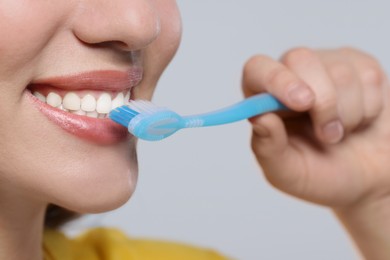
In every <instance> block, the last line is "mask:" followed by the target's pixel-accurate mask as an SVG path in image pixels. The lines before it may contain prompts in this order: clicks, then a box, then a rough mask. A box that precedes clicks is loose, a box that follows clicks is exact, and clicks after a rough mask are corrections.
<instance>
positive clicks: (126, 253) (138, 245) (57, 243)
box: [43, 228, 227, 260]
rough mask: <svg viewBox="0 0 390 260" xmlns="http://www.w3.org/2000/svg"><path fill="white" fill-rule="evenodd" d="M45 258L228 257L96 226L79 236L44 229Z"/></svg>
mask: <svg viewBox="0 0 390 260" xmlns="http://www.w3.org/2000/svg"><path fill="white" fill-rule="evenodd" d="M43 251H44V259H45V260H227V258H224V257H222V256H221V255H218V254H217V253H215V252H213V251H211V250H205V249H199V248H194V247H191V246H187V245H183V244H176V243H170V242H161V241H153V240H135V239H130V238H128V237H127V236H126V235H124V234H123V233H122V232H121V231H119V230H116V229H109V228H94V229H91V230H89V231H87V232H85V233H84V234H82V235H80V236H78V237H76V238H72V239H71V238H68V237H66V236H65V235H64V234H63V233H61V232H59V231H56V230H45V233H44V239H43Z"/></svg>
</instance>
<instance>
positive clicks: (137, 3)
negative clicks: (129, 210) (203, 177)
mask: <svg viewBox="0 0 390 260" xmlns="http://www.w3.org/2000/svg"><path fill="white" fill-rule="evenodd" d="M0 6H1V7H0V32H2V34H3V35H6V36H7V37H3V38H2V40H1V42H0V57H1V58H0V109H1V111H2V113H0V122H1V124H0V125H1V127H0V147H1V148H2V149H1V150H0V207H1V209H2V210H1V212H0V226H1V233H0V259H30V260H31V259H34V260H35V259H36V260H38V259H42V252H41V239H42V229H43V219H44V212H45V208H46V206H47V204H48V203H55V204H58V205H60V206H63V207H66V208H68V209H71V210H74V211H77V212H80V213H89V212H102V211H107V210H112V209H115V208H117V207H119V206H121V205H122V204H123V203H125V202H126V201H127V200H128V199H129V198H130V196H131V194H132V193H133V191H134V187H135V184H136V179H137V162H136V153H135V142H134V141H133V142H130V143H126V142H123V143H119V144H115V145H109V146H99V145H95V144H93V143H90V142H87V141H84V140H81V139H79V138H77V137H75V136H72V135H70V134H67V133H65V132H64V131H62V130H61V129H59V128H58V127H56V126H55V125H53V124H51V123H49V122H48V120H47V118H45V117H44V116H43V115H42V114H41V113H40V112H38V111H37V110H36V109H34V108H32V106H31V104H30V103H28V102H27V100H26V96H25V93H24V90H25V88H26V86H27V85H28V84H29V83H30V82H31V81H33V80H36V79H39V78H43V77H52V76H61V75H67V74H73V73H77V72H82V71H90V70H108V69H114V70H124V69H126V68H128V67H129V66H132V65H133V63H134V62H135V61H134V59H132V56H133V55H131V53H132V52H134V51H138V53H139V54H141V55H140V56H141V57H142V59H141V60H138V62H141V64H142V66H143V68H144V72H145V73H144V79H143V80H142V82H141V84H140V85H139V86H138V87H137V88H136V89H135V91H134V96H135V97H136V98H146V99H150V98H151V96H152V93H153V90H154V88H155V86H156V84H157V81H158V79H159V77H160V75H161V73H162V72H163V70H164V68H165V67H166V66H167V64H168V63H169V61H170V60H171V58H172V57H173V55H174V53H175V52H176V49H177V47H178V44H179V41H180V32H181V25H180V18H179V14H178V11H177V8H176V3H175V1H173V0H164V1H158V0H131V1H129V0H113V1H105V0H95V1H93V0H67V1H62V0H53V1H44V0H37V1H27V0H1V1H0ZM43 14H44V15H43ZM118 21H120V22H118ZM298 86H299V87H301V88H300V89H298V90H296V91H297V92H295V93H296V95H295V97H292V96H290V95H289V93H291V92H290V90H291V89H292V88H296V87H298ZM387 88H388V81H387V79H386V76H385V75H384V73H383V71H382V69H381V67H380V65H379V64H378V62H377V61H376V60H375V59H373V58H372V57H371V56H370V55H368V54H366V53H363V52H361V51H358V50H354V49H351V48H344V49H339V50H310V49H305V48H300V49H294V50H291V51H289V52H288V53H286V54H285V55H284V56H283V57H282V59H281V60H280V61H275V60H272V59H271V58H268V57H266V56H261V55H259V56H255V57H253V58H252V59H250V61H248V63H247V64H246V65H245V68H244V75H243V89H244V93H245V95H246V96H250V95H253V94H256V93H260V92H270V93H272V94H274V95H275V96H277V97H278V98H279V99H280V100H281V101H282V102H284V103H285V104H286V105H287V106H288V107H289V108H290V109H291V110H292V111H295V113H293V112H291V113H284V114H268V115H265V116H262V117H257V118H253V119H252V120H251V122H252V124H253V141H252V147H253V151H254V153H255V154H256V157H257V159H258V161H259V163H260V165H261V167H262V168H263V171H264V173H265V175H266V177H267V178H268V180H269V181H270V182H271V184H272V185H274V186H276V187H277V188H279V189H281V190H282V191H284V192H287V193H289V194H292V195H294V196H296V197H299V198H301V199H304V200H308V201H311V202H314V203H318V204H321V205H325V206H329V207H331V208H332V209H333V210H334V212H335V214H336V215H337V216H338V217H339V219H340V220H341V221H342V223H343V224H344V225H345V227H346V228H347V230H348V231H349V232H350V234H351V236H352V238H353V239H354V240H355V241H356V243H357V245H358V246H359V248H360V249H361V251H362V253H363V254H364V255H365V257H366V258H367V259H389V258H390V255H388V254H389V253H388V252H386V248H387V247H386V245H388V244H389V243H390V226H389V224H388V223H387V222H388V221H387V219H388V217H387V216H388V215H389V213H390V210H389V207H388V206H386V205H387V204H388V203H387V202H388V199H389V196H388V194H390V193H389V187H390V185H389V184H390V183H389V182H390V177H388V176H389V174H387V171H388V169H390V165H389V164H390V163H389V160H388V159H387V158H389V155H390V149H389V148H388V147H390V146H389V145H388V142H389V140H390V123H388V122H389V120H387V118H388V116H389V113H390V111H389V107H388V100H389V94H388V92H387ZM332 122H333V124H331V125H330V127H328V128H327V129H328V130H329V131H323V129H324V128H323V127H324V126H325V125H327V123H332ZM335 122H336V123H335ZM337 122H338V123H337ZM280 162H283V163H280ZM20 248H23V250H20Z"/></svg>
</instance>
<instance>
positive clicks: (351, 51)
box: [338, 46, 360, 56]
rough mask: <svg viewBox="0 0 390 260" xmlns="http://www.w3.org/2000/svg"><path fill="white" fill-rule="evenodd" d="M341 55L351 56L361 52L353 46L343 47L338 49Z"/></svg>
mask: <svg viewBox="0 0 390 260" xmlns="http://www.w3.org/2000/svg"><path fill="white" fill-rule="evenodd" d="M338 50H339V52H340V53H342V54H344V55H347V56H348V55H351V54H356V53H360V51H359V50H358V49H356V48H354V47H352V46H343V47H341V48H339V49H338Z"/></svg>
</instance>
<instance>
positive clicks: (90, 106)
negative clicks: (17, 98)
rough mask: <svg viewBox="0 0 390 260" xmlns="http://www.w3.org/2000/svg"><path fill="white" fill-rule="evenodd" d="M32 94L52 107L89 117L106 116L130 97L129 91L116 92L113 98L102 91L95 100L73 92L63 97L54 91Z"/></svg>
mask: <svg viewBox="0 0 390 260" xmlns="http://www.w3.org/2000/svg"><path fill="white" fill-rule="evenodd" d="M33 95H34V96H35V97H37V98H38V99H39V100H40V101H42V102H44V103H47V104H48V105H50V106H52V107H56V108H58V109H61V110H63V111H67V112H69V113H72V114H75V115H81V116H87V117H91V118H107V117H108V113H109V112H110V111H111V110H112V109H115V108H117V107H120V106H123V105H125V104H128V103H129V99H130V91H127V92H126V93H125V95H124V94H123V93H118V94H117V95H116V97H115V98H114V99H113V100H111V94H109V93H107V92H103V93H102V94H101V95H100V97H99V98H98V99H97V100H96V98H95V97H94V96H93V95H92V94H86V95H85V96H84V97H82V98H80V97H79V96H78V95H77V94H76V93H75V92H69V93H67V94H66V95H65V96H64V98H62V97H61V96H60V95H58V94H57V93H55V92H50V93H49V94H48V95H47V97H45V96H44V95H42V94H41V93H40V92H38V91H34V93H33Z"/></svg>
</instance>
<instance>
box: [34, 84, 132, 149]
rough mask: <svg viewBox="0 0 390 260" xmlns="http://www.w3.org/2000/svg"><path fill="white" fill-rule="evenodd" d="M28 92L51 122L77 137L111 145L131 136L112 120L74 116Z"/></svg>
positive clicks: (36, 105)
mask: <svg viewBox="0 0 390 260" xmlns="http://www.w3.org/2000/svg"><path fill="white" fill-rule="evenodd" d="M26 92H27V96H28V98H29V100H30V101H31V102H32V104H33V105H34V106H35V107H36V108H38V110H39V111H41V112H42V113H43V114H44V115H45V116H46V117H47V118H48V119H49V120H50V121H51V122H53V123H55V124H57V125H58V126H59V127H61V128H62V129H63V130H65V131H67V132H68V133H71V134H73V135H75V136H77V137H80V138H83V139H85V140H88V141H91V142H94V143H98V144H103V145H110V144H114V143H118V142H122V141H125V140H126V139H127V138H128V137H129V136H130V135H129V133H128V131H127V129H126V128H124V127H123V126H121V125H119V124H116V123H115V122H113V121H111V120H110V119H96V118H90V117H86V116H78V115H74V114H71V113H68V112H65V111H62V110H60V109H57V108H54V107H52V106H50V105H47V104H45V103H43V102H41V101H40V100H39V99H38V98H36V97H35V96H33V95H32V94H31V93H30V92H29V91H26Z"/></svg>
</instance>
